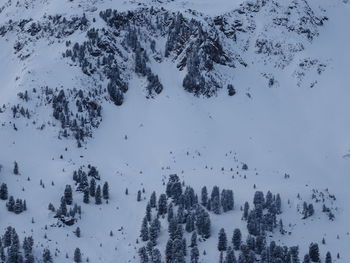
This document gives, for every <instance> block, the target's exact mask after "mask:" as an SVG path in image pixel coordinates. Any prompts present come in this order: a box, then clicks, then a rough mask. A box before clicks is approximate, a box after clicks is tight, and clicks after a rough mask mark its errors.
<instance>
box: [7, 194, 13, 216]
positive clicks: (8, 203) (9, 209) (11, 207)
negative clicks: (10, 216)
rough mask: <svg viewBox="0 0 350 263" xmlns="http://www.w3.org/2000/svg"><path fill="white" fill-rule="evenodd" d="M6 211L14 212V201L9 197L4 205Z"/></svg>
mask: <svg viewBox="0 0 350 263" xmlns="http://www.w3.org/2000/svg"><path fill="white" fill-rule="evenodd" d="M6 207H7V210H8V211H10V212H13V211H14V210H15V199H14V198H13V196H12V195H11V196H10V197H9V200H8V202H7V203H6Z"/></svg>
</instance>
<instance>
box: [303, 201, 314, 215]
mask: <svg viewBox="0 0 350 263" xmlns="http://www.w3.org/2000/svg"><path fill="white" fill-rule="evenodd" d="M302 213H303V219H306V218H308V217H310V216H313V215H314V213H315V209H314V206H313V204H312V203H310V204H307V203H306V202H304V203H303V212H302Z"/></svg>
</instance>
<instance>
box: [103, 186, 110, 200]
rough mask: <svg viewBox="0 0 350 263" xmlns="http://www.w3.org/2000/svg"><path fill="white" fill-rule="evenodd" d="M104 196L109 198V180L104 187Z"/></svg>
mask: <svg viewBox="0 0 350 263" xmlns="http://www.w3.org/2000/svg"><path fill="white" fill-rule="evenodd" d="M102 196H103V199H106V200H108V199H109V187H108V182H105V183H104V184H103V187H102Z"/></svg>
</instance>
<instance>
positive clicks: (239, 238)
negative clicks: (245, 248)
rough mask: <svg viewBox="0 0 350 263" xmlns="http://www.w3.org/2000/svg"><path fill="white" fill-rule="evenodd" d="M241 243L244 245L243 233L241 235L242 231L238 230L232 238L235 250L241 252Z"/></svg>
mask: <svg viewBox="0 0 350 263" xmlns="http://www.w3.org/2000/svg"><path fill="white" fill-rule="evenodd" d="M241 243H242V233H241V230H239V229H238V228H236V229H235V230H234V231H233V237H232V244H233V248H234V249H235V250H239V249H240V247H241Z"/></svg>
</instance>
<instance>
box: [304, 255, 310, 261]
mask: <svg viewBox="0 0 350 263" xmlns="http://www.w3.org/2000/svg"><path fill="white" fill-rule="evenodd" d="M303 263H311V259H310V255H309V254H306V255H305V256H304V260H303Z"/></svg>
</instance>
